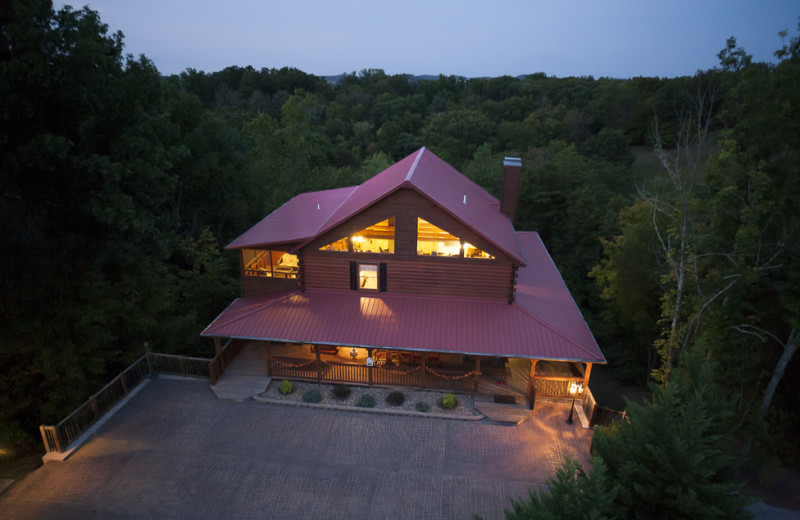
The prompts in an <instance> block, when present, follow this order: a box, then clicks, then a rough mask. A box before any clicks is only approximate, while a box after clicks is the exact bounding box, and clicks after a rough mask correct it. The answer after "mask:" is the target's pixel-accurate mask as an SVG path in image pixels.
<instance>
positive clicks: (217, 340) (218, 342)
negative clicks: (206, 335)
mask: <svg viewBox="0 0 800 520" xmlns="http://www.w3.org/2000/svg"><path fill="white" fill-rule="evenodd" d="M214 350H215V351H216V352H217V355H218V356H219V355H220V354H222V338H220V337H216V338H214Z"/></svg>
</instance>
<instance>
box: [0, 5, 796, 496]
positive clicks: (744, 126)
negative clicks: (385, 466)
mask: <svg viewBox="0 0 800 520" xmlns="http://www.w3.org/2000/svg"><path fill="white" fill-rule="evenodd" d="M787 23H792V24H797V21H796V20H795V21H787ZM798 27H800V25H798ZM779 29H780V28H776V33H777V30H779ZM775 41H776V52H775V61H774V63H762V62H754V61H753V60H752V58H751V56H750V55H748V54H747V52H746V49H743V48H741V47H739V46H738V44H737V42H736V40H735V38H730V39H729V40H728V41H727V42H720V48H721V51H720V52H719V55H718V57H719V66H718V67H716V68H714V69H711V70H706V71H698V72H697V73H696V74H695V75H694V76H691V77H678V78H654V77H635V78H630V79H624V80H620V79H612V78H599V79H595V78H592V77H580V78H579V77H567V78H558V77H551V76H547V75H546V74H544V73H533V74H530V75H527V76H524V77H519V78H516V77H498V78H479V79H469V78H463V77H456V76H439V77H438V78H436V79H432V80H421V81H416V80H414V79H413V77H411V76H408V75H405V74H399V75H387V74H385V73H384V71H382V70H380V69H367V70H361V71H358V72H352V73H346V74H344V75H343V76H342V77H341V79H340V81H339V82H338V83H336V84H332V83H329V82H327V81H326V80H325V79H323V78H321V77H317V76H314V75H312V74H308V73H305V72H303V71H300V70H297V69H293V68H281V69H274V68H262V69H255V68H253V67H228V68H225V69H223V70H221V71H217V72H204V71H198V70H195V69H191V68H190V69H186V70H185V71H184V72H182V73H181V74H179V75H173V76H163V75H161V74H160V73H159V71H158V70H157V68H156V67H155V65H154V64H153V63H152V62H151V61H150V60H148V59H147V57H145V56H138V57H135V56H131V55H127V54H125V52H124V38H123V35H122V34H121V33H113V34H112V33H109V31H108V27H107V26H106V25H105V24H104V23H103V22H102V20H101V19H100V18H99V15H98V14H97V13H96V12H94V11H91V10H89V9H87V8H84V9H82V10H73V9H71V8H68V7H67V8H63V9H61V10H59V11H54V10H53V8H52V4H51V3H50V2H49V1H47V0H36V1H25V2H23V1H18V0H11V1H9V2H4V3H3V4H2V6H0V118H1V120H0V197H2V202H1V203H0V232H2V235H3V237H4V244H5V245H4V247H3V248H2V250H0V256H1V258H0V284H2V285H0V320H2V327H1V328H0V367H2V376H0V446H3V445H5V446H28V445H35V444H36V443H37V441H38V439H37V437H38V428H37V427H38V425H39V424H42V423H55V422H57V421H58V420H60V419H61V418H62V417H63V416H64V415H66V414H67V413H69V411H71V410H72V409H73V408H74V407H75V406H77V405H78V404H80V403H81V402H83V401H84V400H85V399H86V398H87V396H88V395H91V394H92V393H93V392H96V391H97V390H98V389H99V388H100V387H102V386H103V385H104V384H105V383H106V382H107V381H108V380H109V379H110V378H111V377H113V376H114V375H116V374H117V373H118V372H119V371H120V370H121V369H123V368H124V367H126V366H127V365H128V364H129V363H131V362H132V361H133V360H135V359H137V358H138V357H139V356H141V355H142V354H143V353H144V352H145V351H147V350H153V351H160V352H168V353H181V354H191V355H200V356H208V357H210V356H211V355H212V352H213V345H212V344H211V343H210V342H209V341H208V340H203V339H201V338H200V336H199V333H200V332H201V331H202V329H203V328H204V327H205V326H206V325H207V324H208V323H209V322H210V321H211V320H212V319H213V318H214V317H215V316H216V315H217V313H219V312H220V310H221V309H224V308H225V306H226V305H227V304H228V303H229V302H230V301H231V300H232V299H233V298H235V297H236V296H237V295H238V294H239V286H238V268H237V266H236V263H235V257H234V255H233V254H231V253H227V252H226V251H225V250H224V247H225V245H226V244H228V243H229V242H230V241H231V240H232V239H234V238H235V237H236V236H238V235H239V234H240V233H242V232H243V231H245V230H246V229H248V228H249V227H250V226H251V225H253V224H254V223H255V222H257V221H258V220H260V219H261V218H263V217H264V216H265V215H267V214H269V213H270V212H271V211H273V210H274V209H275V208H277V207H278V206H280V205H281V204H283V203H284V202H285V201H287V200H289V199H290V198H291V197H292V196H294V195H296V194H298V193H301V192H306V191H312V190H319V189H326V188H333V187H340V186H349V185H354V184H357V183H360V182H362V181H364V180H366V179H367V178H370V177H372V176H373V175H375V174H376V173H378V172H380V171H381V170H383V169H384V168H386V167H388V166H389V165H391V164H392V163H394V162H395V161H397V160H399V159H400V158H402V157H404V156H406V155H408V154H409V153H411V152H413V151H414V150H416V149H418V148H419V147H421V146H426V147H428V148H429V149H431V150H432V151H433V152H434V153H436V154H437V155H439V156H440V157H442V158H443V159H445V160H446V161H448V162H449V163H450V164H452V165H453V166H454V167H456V168H457V169H458V170H459V171H461V172H462V173H464V174H465V175H467V176H468V177H470V178H471V179H472V180H474V181H475V182H476V183H478V184H479V185H481V186H482V187H484V188H485V189H486V190H488V191H489V192H491V193H492V194H494V195H495V196H497V195H498V194H499V190H500V173H501V164H502V158H503V157H504V156H518V157H521V158H522V164H523V181H522V183H523V185H522V188H521V193H520V206H519V211H518V215H517V218H516V221H515V227H516V228H517V229H520V230H534V231H538V232H539V233H540V234H541V236H542V238H543V240H544V242H545V244H546V245H547V247H548V249H549V251H550V253H551V255H552V257H553V259H554V261H555V263H556V265H558V266H559V269H560V270H561V272H562V275H563V277H564V279H565V281H566V283H567V285H568V287H569V288H570V289H571V291H572V294H573V296H574V298H575V301H576V303H578V305H579V307H580V308H581V310H582V312H583V313H584V316H585V317H586V319H587V321H588V322H589V325H590V327H591V329H592V331H593V332H594V334H595V337H596V339H597V341H598V343H599V345H600V346H601V348H602V349H603V351H604V353H605V355H606V357H607V359H608V361H609V367H608V370H610V371H611V373H613V375H614V377H615V378H617V379H618V380H619V381H621V382H622V383H624V384H626V385H635V386H641V387H646V386H647V385H650V386H651V388H653V389H654V390H653V391H654V399H656V400H658V399H661V403H662V405H664V403H665V402H673V401H674V402H673V404H674V403H678V404H676V405H675V406H678V408H677V409H678V410H680V406H683V405H687V404H686V403H691V402H693V400H695V399H701V398H702V400H703V402H705V403H706V404H707V403H709V402H713V403H714V405H713V406H706V407H704V408H703V410H701V411H697V410H695V411H694V415H693V418H694V419H693V420H694V421H700V420H701V418H699V417H698V414H701V415H702V414H705V415H704V416H703V417H711V418H713V419H714V420H717V419H718V420H719V421H721V424H724V426H725V428H724V433H721V432H719V431H717V430H714V431H711V430H709V435H714V436H717V437H720V438H721V437H724V439H725V441H726V442H730V443H732V444H730V446H731V448H730V449H729V450H726V451H728V452H731V451H735V452H736V453H737V454H740V455H741V457H739V458H738V459H737V460H741V459H742V458H744V459H747V460H750V461H753V460H756V461H759V460H760V461H765V460H769V461H773V462H770V464H778V465H786V466H789V467H795V468H796V467H797V466H798V465H800V450H798V444H797V442H796V436H797V435H798V433H800V399H798V394H799V391H800V388H798V383H797V381H798V380H800V378H798V376H799V375H800V364H799V363H798V359H797V358H798V357H797V356H793V355H794V353H795V351H796V350H797V330H798V327H800V291H799V289H798V288H799V287H800V269H798V264H797V259H798V244H799V243H800V219H798V209H799V208H798V204H800V196H798V195H800V186H799V185H798V183H800V171H798V170H799V167H798V165H799V164H800V157H799V156H798V151H800V36H798V35H797V34H796V33H793V32H792V33H790V32H789V31H781V32H780V33H777V36H776V40H775ZM659 396H661V397H659ZM670 399H671V400H672V401H670ZM637 406H638V405H632V410H635V409H637V408H636V407H637ZM687 406H688V405H687ZM632 413H634V414H635V412H632ZM640 413H641V414H642V416H643V417H644V416H645V413H644V412H641V411H640ZM621 430H622V429H621ZM608 435H609V436H613V435H614V434H613V433H610V434H608ZM619 435H620V436H624V435H627V434H626V433H624V432H622V431H620V432H619ZM717 437H715V438H717ZM602 442H603V441H601V442H600V444H602ZM734 446H735V448H734ZM605 449H606V452H605V453H607V454H608V456H606V457H604V459H605V462H606V464H607V465H608V469H607V470H606V471H607V473H610V474H613V473H614V471H616V470H615V469H614V466H613V458H614V457H613V451H614V450H613V448H605ZM774 461H777V462H774ZM601 466H602V465H601ZM595 469H597V467H596V468H595ZM617 478H622V477H620V476H619V474H617ZM629 478H633V477H630V476H629ZM629 498H630V497H629Z"/></svg>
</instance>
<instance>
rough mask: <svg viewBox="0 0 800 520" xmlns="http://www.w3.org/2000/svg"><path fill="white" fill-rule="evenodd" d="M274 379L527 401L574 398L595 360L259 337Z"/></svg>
mask: <svg viewBox="0 0 800 520" xmlns="http://www.w3.org/2000/svg"><path fill="white" fill-rule="evenodd" d="M256 343H258V344H259V345H261V346H260V348H261V349H263V354H264V356H265V358H266V370H267V375H268V376H269V377H272V378H282V379H292V380H298V381H314V382H318V383H334V384H348V385H362V386H398V387H414V388H420V389H430V390H443V391H451V392H459V393H471V394H481V395H486V396H492V397H493V398H494V399H495V401H496V402H498V403H503V402H508V403H517V404H522V403H525V404H526V405H527V406H528V407H530V408H533V405H534V402H535V400H536V398H537V397H549V398H571V397H573V395H572V394H571V393H570V387H571V386H572V387H573V388H574V386H573V383H574V385H575V386H578V387H580V388H587V389H588V380H589V375H590V372H591V365H592V364H591V363H577V362H564V361H553V360H530V359H525V358H507V357H496V356H479V355H467V354H461V353H453V352H428V351H412V350H396V349H383V348H377V347H353V346H337V345H312V344H309V343H285V342H271V341H259V342H256Z"/></svg>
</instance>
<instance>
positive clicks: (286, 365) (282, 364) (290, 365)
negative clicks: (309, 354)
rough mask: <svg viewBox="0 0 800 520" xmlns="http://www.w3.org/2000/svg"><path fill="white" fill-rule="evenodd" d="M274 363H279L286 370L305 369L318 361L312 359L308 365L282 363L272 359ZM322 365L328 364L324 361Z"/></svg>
mask: <svg viewBox="0 0 800 520" xmlns="http://www.w3.org/2000/svg"><path fill="white" fill-rule="evenodd" d="M272 361H273V362H274V363H277V364H279V365H280V366H282V367H286V368H303V367H307V366H309V365H311V364H313V363H314V362H315V361H316V359H312V360H311V361H309V362H308V363H289V362H286V361H281V360H279V359H275V358H272ZM321 363H322V364H324V365H327V363H325V362H324V361H321Z"/></svg>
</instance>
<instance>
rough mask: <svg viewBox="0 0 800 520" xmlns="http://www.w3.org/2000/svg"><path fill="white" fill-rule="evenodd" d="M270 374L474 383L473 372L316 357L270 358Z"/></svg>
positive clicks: (433, 384) (445, 385) (434, 386)
mask: <svg viewBox="0 0 800 520" xmlns="http://www.w3.org/2000/svg"><path fill="white" fill-rule="evenodd" d="M269 368H270V376H271V377H273V378H280V377H285V378H287V379H294V380H300V381H315V382H318V383H344V384H349V385H365V386H406V387H416V388H428V389H431V390H450V391H453V392H474V391H475V386H476V384H477V376H478V375H480V374H476V373H475V372H452V373H451V372H450V371H447V373H444V372H445V371H444V370H442V371H438V370H433V369H430V368H428V369H427V370H426V371H425V374H424V377H423V373H422V368H421V367H414V368H410V369H403V368H391V367H383V366H373V367H368V366H365V365H349V364H346V363H332V362H328V361H322V362H320V364H319V365H317V362H316V361H315V360H311V361H308V360H303V359H290V358H272V359H270V367H269Z"/></svg>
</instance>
